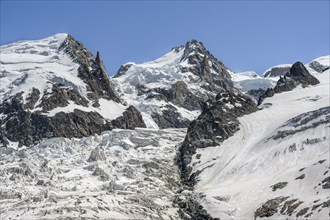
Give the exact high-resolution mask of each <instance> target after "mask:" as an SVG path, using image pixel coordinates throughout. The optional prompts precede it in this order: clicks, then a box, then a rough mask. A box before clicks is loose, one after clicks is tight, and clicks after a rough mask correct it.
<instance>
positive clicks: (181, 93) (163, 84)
mask: <svg viewBox="0 0 330 220" xmlns="http://www.w3.org/2000/svg"><path fill="white" fill-rule="evenodd" d="M231 75H232V74H231V73H230V70H229V69H228V68H227V67H225V66H224V65H223V63H221V62H220V61H218V60H217V59H216V58H215V57H214V56H213V55H212V54H211V53H210V52H209V51H207V50H206V48H205V47H204V45H203V44H202V43H201V42H198V41H196V40H191V41H189V42H187V43H186V44H185V45H184V46H178V47H175V48H173V49H172V50H171V51H170V52H169V53H167V54H165V55H164V56H162V57H161V58H159V59H157V60H154V61H151V62H147V63H142V64H135V63H128V64H125V65H123V66H121V67H120V69H119V70H118V72H117V74H116V75H115V76H114V82H115V84H116V85H117V92H118V93H119V94H120V96H121V97H122V98H123V99H124V100H125V101H127V103H128V104H131V105H134V106H135V107H136V108H137V109H138V110H139V111H141V113H142V116H143V118H144V120H145V122H146V124H147V126H148V127H153V128H168V127H187V126H188V125H189V123H190V121H192V120H193V119H195V118H196V117H197V116H198V115H199V114H200V112H201V110H202V107H203V105H204V102H205V101H207V100H209V99H211V100H214V98H215V96H216V94H218V93H219V92H221V91H232V90H234V85H233V82H232V80H231V77H232V76H231Z"/></svg>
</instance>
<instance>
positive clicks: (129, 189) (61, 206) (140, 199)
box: [0, 129, 186, 219]
mask: <svg viewBox="0 0 330 220" xmlns="http://www.w3.org/2000/svg"><path fill="white" fill-rule="evenodd" d="M185 134H186V129H165V130H150V129H136V130H134V131H132V130H113V131H107V132H103V133H102V135H96V136H92V137H86V138H82V139H65V138H53V139H48V140H45V141H44V142H42V143H41V144H39V145H37V146H35V147H32V148H28V149H19V150H14V149H12V148H7V149H1V152H0V174H1V175H0V186H1V187H0V213H1V219H57V218H66V217H70V218H87V219H109V218H110V219H178V218H179V217H178V214H177V208H175V207H173V205H172V200H173V197H174V195H175V191H176V190H177V189H178V188H179V187H180V180H179V178H180V177H179V172H178V168H177V166H176V165H175V164H174V157H175V155H176V150H177V145H178V144H179V143H180V142H181V141H182V140H183V138H184V136H185Z"/></svg>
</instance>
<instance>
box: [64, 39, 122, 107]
mask: <svg viewBox="0 0 330 220" xmlns="http://www.w3.org/2000/svg"><path fill="white" fill-rule="evenodd" d="M59 50H63V51H65V52H66V53H67V54H69V55H70V57H71V59H73V61H74V62H76V63H78V64H79V68H78V73H79V74H78V77H80V78H81V79H82V80H83V81H84V82H85V83H86V84H87V86H88V88H87V90H88V91H90V92H89V94H88V98H89V99H94V100H95V102H97V100H98V99H99V98H104V99H107V100H113V101H115V102H120V99H119V97H118V96H117V94H116V93H115V92H114V90H113V86H112V84H111V82H110V79H109V76H108V73H107V71H106V69H105V67H104V64H103V61H102V59H101V56H100V53H99V52H97V54H96V57H95V58H94V56H93V55H92V54H91V53H90V52H89V51H88V50H87V49H86V48H85V47H84V45H83V44H81V43H80V42H78V41H76V40H75V39H74V38H73V37H72V36H70V35H69V36H68V37H67V38H66V39H65V40H64V42H63V43H62V44H61V46H60V48H59Z"/></svg>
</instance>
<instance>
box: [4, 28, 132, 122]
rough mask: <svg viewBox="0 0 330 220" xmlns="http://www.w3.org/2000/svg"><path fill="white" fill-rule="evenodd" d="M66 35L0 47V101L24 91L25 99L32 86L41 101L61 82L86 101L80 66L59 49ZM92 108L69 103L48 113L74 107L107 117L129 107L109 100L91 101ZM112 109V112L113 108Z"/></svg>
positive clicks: (111, 116)
mask: <svg viewBox="0 0 330 220" xmlns="http://www.w3.org/2000/svg"><path fill="white" fill-rule="evenodd" d="M67 36H68V35H67V34H56V35H53V36H50V37H47V38H44V39H41V40H28V41H18V42H15V43H12V44H8V45H3V46H1V47H0V50H1V56H0V61H1V68H0V102H3V101H4V100H5V99H6V98H8V97H10V96H12V95H15V94H17V93H20V92H23V101H24V102H25V101H26V98H27V97H28V95H29V94H30V93H31V91H32V88H36V89H38V90H39V91H40V93H41V94H40V98H39V100H38V101H37V103H36V104H35V109H33V110H32V111H36V110H41V109H40V108H36V106H37V105H39V104H40V101H41V99H42V97H43V96H44V94H45V92H46V91H48V92H51V88H52V85H53V84H58V83H61V84H62V85H64V86H65V87H68V88H73V89H75V90H76V91H78V92H79V93H80V94H81V95H82V96H83V97H85V98H86V99H87V100H88V98H87V89H86V84H85V83H84V82H83V80H82V79H80V78H79V77H78V67H79V65H78V64H77V63H75V62H73V61H72V59H71V58H70V57H69V56H68V55H67V54H66V53H65V52H64V51H59V47H60V45H61V44H62V43H63V41H64V40H65V38H66V37H67ZM89 105H90V106H89V107H83V106H80V105H75V104H74V103H73V102H70V105H68V106H66V107H63V108H56V109H53V110H52V111H51V112H49V113H48V115H49V116H54V115H55V114H56V113H57V112H60V111H63V112H72V111H73V110H74V109H80V110H82V111H96V112H98V113H100V114H101V115H102V116H103V117H104V118H105V119H114V118H117V117H118V116H121V115H122V113H123V111H125V109H126V108H127V107H126V106H124V105H122V104H119V103H115V102H113V101H108V100H104V99H103V100H100V106H99V107H98V108H95V107H93V106H92V102H90V103H89ZM112 110H113V111H112Z"/></svg>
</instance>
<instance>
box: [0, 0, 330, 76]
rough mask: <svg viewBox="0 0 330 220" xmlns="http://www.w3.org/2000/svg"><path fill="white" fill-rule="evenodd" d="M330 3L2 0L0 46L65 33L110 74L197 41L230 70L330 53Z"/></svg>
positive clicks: (319, 0) (258, 67) (259, 69)
mask: <svg viewBox="0 0 330 220" xmlns="http://www.w3.org/2000/svg"><path fill="white" fill-rule="evenodd" d="M329 10H330V6H329V0H310V1H299V0H291V1H285V0H278V1H267V0H265V1H262V0H259V1H248V0H245V1H244V0H240V1H237V0H234V1H233V0H232V1H229V0H228V1H216V0H213V1H174V0H173V1H133V0H132V1H105V0H103V1H95V0H94V1H64V0H58V1H47V0H45V1H41V0H38V1H29V0H22V1H15V0H7V1H6V0H5V1H4V0H1V26H0V28H1V30H0V37H1V39H0V40H1V45H3V44H7V43H11V42H14V41H17V40H27V39H40V38H44V37H47V36H50V35H53V34H55V33H69V34H71V35H72V36H73V37H75V38H76V39H77V40H79V41H81V42H82V43H83V44H84V45H85V46H86V47H87V48H88V49H89V50H91V51H92V52H93V53H94V54H96V51H98V50H99V51H100V53H101V56H102V57H103V60H104V63H105V65H106V67H107V69H108V72H109V73H110V74H113V73H115V72H116V71H117V70H118V68H119V67H120V65H121V64H124V63H126V62H129V61H132V62H136V63H141V62H145V61H150V60H153V59H156V58H158V57H160V56H162V55H163V54H165V53H167V52H168V51H169V50H170V49H171V48H172V47H175V46H178V45H182V44H185V42H186V41H188V40H191V39H197V40H199V41H202V42H203V43H204V45H205V46H206V48H207V49H208V50H209V51H210V52H211V53H213V55H214V56H215V57H217V58H218V59H219V60H220V61H222V62H223V63H224V64H225V65H226V66H227V67H229V68H230V69H232V70H233V71H236V72H239V71H247V70H254V71H256V72H257V73H259V74H260V73H263V72H264V71H265V70H266V69H267V68H269V67H271V66H274V65H277V64H283V63H293V62H295V61H297V60H300V61H302V62H304V63H306V62H309V61H310V60H312V59H314V58H316V57H319V56H323V55H328V54H329V50H330V49H329V40H330V37H329V26H330V25H329V20H330V19H329Z"/></svg>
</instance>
